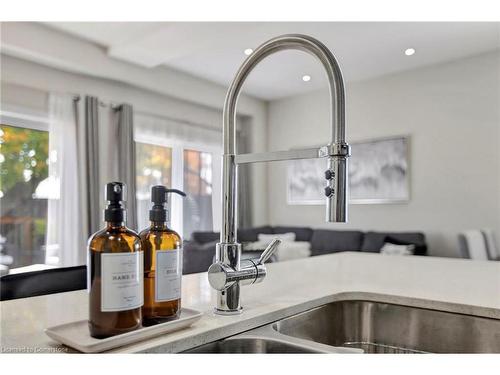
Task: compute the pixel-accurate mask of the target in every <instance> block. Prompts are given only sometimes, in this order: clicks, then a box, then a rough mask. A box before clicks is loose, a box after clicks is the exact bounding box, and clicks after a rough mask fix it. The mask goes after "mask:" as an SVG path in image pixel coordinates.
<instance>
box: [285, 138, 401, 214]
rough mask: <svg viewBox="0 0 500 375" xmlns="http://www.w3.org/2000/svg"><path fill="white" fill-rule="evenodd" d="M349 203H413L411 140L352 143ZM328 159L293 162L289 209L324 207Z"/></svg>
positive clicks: (289, 170) (288, 198) (288, 184)
mask: <svg viewBox="0 0 500 375" xmlns="http://www.w3.org/2000/svg"><path fill="white" fill-rule="evenodd" d="M351 150H352V154H351V157H350V158H349V203H350V204H376V203H404V202H407V201H408V200H409V199H410V164H409V155H410V137H409V136H397V137H390V138H379V139H372V140H368V141H362V142H352V143H351ZM326 165H327V162H326V160H325V159H305V160H296V161H291V162H290V163H289V165H288V171H287V201H288V204H290V205H319V204H325V199H324V187H325V179H324V172H325V170H326Z"/></svg>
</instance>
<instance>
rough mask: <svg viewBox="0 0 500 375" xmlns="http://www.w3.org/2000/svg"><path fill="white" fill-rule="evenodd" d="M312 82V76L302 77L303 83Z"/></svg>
mask: <svg viewBox="0 0 500 375" xmlns="http://www.w3.org/2000/svg"><path fill="white" fill-rule="evenodd" d="M310 80H311V76H309V75H307V74H306V75H303V76H302V81H304V82H309V81H310Z"/></svg>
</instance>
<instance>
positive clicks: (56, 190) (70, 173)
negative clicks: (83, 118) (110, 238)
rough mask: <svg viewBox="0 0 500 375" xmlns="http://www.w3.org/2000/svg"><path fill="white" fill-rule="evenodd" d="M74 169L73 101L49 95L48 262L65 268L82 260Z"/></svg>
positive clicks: (75, 152) (82, 249)
mask: <svg viewBox="0 0 500 375" xmlns="http://www.w3.org/2000/svg"><path fill="white" fill-rule="evenodd" d="M77 170H78V169H77V107H76V102H75V100H74V97H73V96H70V95H59V94H50V97H49V178H48V180H47V181H48V182H47V183H48V185H49V189H48V190H49V195H48V210H47V212H48V217H47V238H46V245H47V251H46V259H45V261H46V263H47V264H52V265H56V266H61V267H67V266H75V265H79V264H84V263H85V248H82V246H81V244H80V242H81V241H80V238H81V237H80V229H81V228H80V221H79V217H80V215H79V214H78V202H79V196H78V176H77V173H78V172H77Z"/></svg>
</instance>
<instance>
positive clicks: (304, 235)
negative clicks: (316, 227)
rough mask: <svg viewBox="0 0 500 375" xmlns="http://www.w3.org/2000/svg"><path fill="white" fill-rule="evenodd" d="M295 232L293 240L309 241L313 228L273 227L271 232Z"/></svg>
mask: <svg viewBox="0 0 500 375" xmlns="http://www.w3.org/2000/svg"><path fill="white" fill-rule="evenodd" d="M284 233H295V241H311V238H312V234H313V230H312V229H311V228H307V227H273V234H284Z"/></svg>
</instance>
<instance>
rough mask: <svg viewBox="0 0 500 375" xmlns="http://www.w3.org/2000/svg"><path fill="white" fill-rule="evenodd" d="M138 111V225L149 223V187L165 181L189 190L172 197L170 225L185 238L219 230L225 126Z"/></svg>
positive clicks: (172, 186) (135, 118) (136, 121)
mask: <svg viewBox="0 0 500 375" xmlns="http://www.w3.org/2000/svg"><path fill="white" fill-rule="evenodd" d="M134 116H135V117H134V140H135V142H136V165H137V206H138V212H137V216H138V221H137V222H138V226H139V228H138V229H139V230H142V229H144V228H146V227H147V226H149V209H150V207H151V203H150V190H151V186H152V185H155V184H163V185H165V186H167V187H169V188H175V189H180V190H183V191H184V192H185V193H186V194H187V197H185V198H182V197H180V196H178V195H177V194H171V197H170V199H169V214H170V220H169V221H170V222H169V225H170V227H171V228H173V229H174V230H175V231H177V232H178V233H179V234H180V235H181V236H182V238H184V239H186V240H189V239H190V238H191V235H192V233H193V232H194V231H218V230H220V222H221V216H222V215H221V212H220V210H219V209H218V208H219V207H220V198H221V192H220V188H221V174H222V168H221V164H222V163H221V154H222V150H221V144H220V140H221V138H222V133H221V131H220V130H219V129H212V128H210V127H208V126H204V125H200V124H192V123H189V122H186V121H181V120H175V119H172V118H167V117H159V116H152V115H145V114H136V115H134ZM153 174H155V175H156V176H157V179H156V180H155V179H154V177H153ZM160 176H161V178H160V179H158V178H159V177H160ZM213 207H216V210H215V211H214V210H213Z"/></svg>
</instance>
